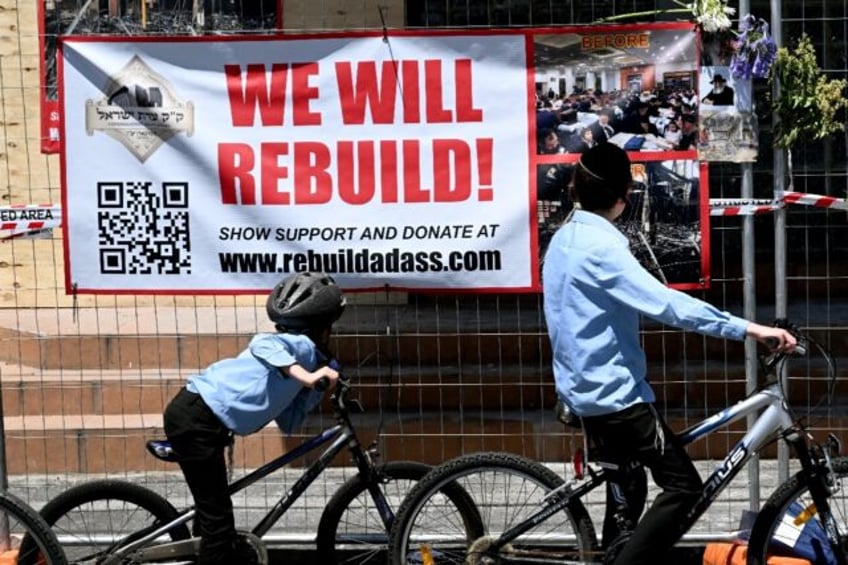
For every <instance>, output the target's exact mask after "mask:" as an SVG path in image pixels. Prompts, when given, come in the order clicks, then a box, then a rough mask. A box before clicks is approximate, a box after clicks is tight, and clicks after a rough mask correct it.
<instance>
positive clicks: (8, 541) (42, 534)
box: [0, 492, 68, 565]
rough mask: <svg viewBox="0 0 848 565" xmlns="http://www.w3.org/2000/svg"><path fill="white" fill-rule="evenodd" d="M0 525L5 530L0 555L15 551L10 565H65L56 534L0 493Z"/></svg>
mask: <svg viewBox="0 0 848 565" xmlns="http://www.w3.org/2000/svg"><path fill="white" fill-rule="evenodd" d="M0 523H2V524H3V529H4V530H5V531H3V532H2V534H0V553H5V552H6V551H10V550H11V551H14V550H15V549H17V560H16V561H14V562H15V563H18V565H68V560H67V558H66V557H65V552H64V551H63V550H62V546H61V545H59V540H58V539H57V538H56V534H54V533H53V530H51V529H50V526H49V525H48V524H47V522H45V520H44V518H42V517H41V515H40V514H39V513H38V512H37V511H36V510H35V509H34V508H33V507H31V506H30V505H28V504H27V503H26V502H24V501H23V500H21V499H20V498H18V497H16V496H14V495H13V494H11V493H8V492H0ZM17 542H20V544H19V545H18V543H17ZM16 545H17V548H15V546H16Z"/></svg>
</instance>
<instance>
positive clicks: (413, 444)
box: [0, 0, 848, 534]
mask: <svg viewBox="0 0 848 565" xmlns="http://www.w3.org/2000/svg"><path fill="white" fill-rule="evenodd" d="M670 6H671V3H669V2H659V1H658V2H647V1H645V2H642V1H620V2H619V1H616V2H612V1H605V0H594V1H578V0H567V1H555V0H545V1H529V0H525V1H516V0H504V1H488V2H487V1H474V0H465V1H458V2H455V1H444V0H443V1H434V0H417V1H416V0H407V1H405V2H403V1H386V2H381V3H376V2H370V1H361V2H342V1H340V0H338V1H335V2H331V1H324V0H318V1H307V0H295V1H291V2H289V1H282V2H275V1H273V0H262V1H256V2H253V1H251V2H246V1H242V0H237V1H236V0H206V1H204V2H201V1H195V2H188V1H187V0H152V1H146V2H142V1H139V0H109V1H104V0H99V1H97V0H95V1H92V0H89V1H83V0H64V1H59V0H55V1H52V0H44V1H43V3H41V0H39V2H24V1H19V0H0V23H2V27H3V29H4V30H6V32H5V33H4V36H3V40H2V41H0V99H1V100H0V125H2V127H0V136H2V137H0V139H2V149H0V173H2V178H3V181H4V186H3V187H2V190H0V195H2V198H0V208H2V207H4V206H12V205H24V204H27V205H29V204H46V203H52V204H58V203H60V202H61V200H62V199H61V193H60V178H61V177H60V170H59V156H58V155H57V154H55V153H53V154H44V153H42V149H43V148H44V146H45V144H44V142H45V135H47V134H46V133H45V130H44V129H43V128H42V120H44V119H45V117H44V116H42V115H41V112H43V111H45V110H44V109H45V108H49V106H45V105H44V104H42V103H40V102H41V101H42V100H47V101H51V100H55V97H56V66H55V47H56V39H57V37H58V36H60V35H64V34H108V35H114V36H127V35H142V34H175V33H179V34H185V35H203V34H223V33H232V32H240V33H272V32H274V31H275V30H277V29H283V30H284V31H285V32H286V33H290V32H303V33H313V32H322V31H327V30H335V31H338V30H380V29H382V28H383V27H384V26H385V27H386V28H402V27H415V28H441V27H457V28H465V27H486V26H501V27H502V26H556V25H572V24H588V23H591V22H595V21H596V20H598V19H599V18H602V17H608V16H611V15H616V14H623V13H630V12H639V11H645V10H655V9H665V8H668V7H670ZM750 7H751V12H752V13H755V14H757V15H758V16H760V17H763V18H766V19H769V18H770V16H771V6H770V4H769V3H767V2H764V1H760V2H751V6H750ZM782 12H783V19H782V31H783V37H784V38H785V40H786V41H791V40H793V39H794V38H797V37H798V36H800V34H801V33H802V32H806V33H807V34H809V35H810V36H811V37H812V38H813V41H814V44H815V46H816V48H817V51H818V53H819V55H820V63H821V66H822V68H823V69H824V70H825V71H826V72H827V74H828V75H829V76H831V77H833V78H844V77H846V76H847V75H848V5H847V4H846V3H845V2H841V1H838V2H833V1H829V0H817V1H808V0H798V1H793V2H783V3H782ZM671 17H673V16H667V15H666V16H663V15H659V16H658V15H653V16H646V17H643V18H642V19H641V21H651V20H654V19H657V18H666V19H670V18H671ZM757 89H758V92H757V97H758V99H763V97H764V96H766V95H767V92H766V91H767V89H768V86H767V85H764V84H763V85H758V86H757ZM758 114H759V115H758V118H759V124H760V140H759V159H758V161H757V162H756V163H755V164H754V165H753V184H752V194H750V195H745V196H747V197H753V198H771V197H772V196H773V194H774V187H775V178H774V171H775V162H774V159H775V153H774V152H773V150H772V137H771V129H770V124H771V117H770V116H769V115H768V114H767V112H765V111H764V110H762V108H760V110H758ZM91 158H92V159H96V158H97V156H94V155H92V156H91ZM743 177H744V174H743V170H742V167H740V165H736V164H729V163H728V164H711V165H710V170H709V179H710V182H709V194H710V197H711V198H739V197H740V196H743V190H744V189H743V184H744V183H743ZM794 183H795V190H797V191H799V192H804V193H810V194H815V195H827V196H833V197H836V198H839V199H843V200H844V199H845V198H846V196H848V164H846V136H845V134H844V133H841V134H838V135H835V136H830V137H828V138H827V139H825V140H823V141H821V142H819V143H815V144H810V145H804V146H801V147H798V148H796V150H795V152H794ZM781 213H785V221H786V236H787V237H786V246H785V249H783V248H781V247H778V246H776V245H775V227H774V226H775V216H774V215H773V214H763V215H756V216H745V217H738V216H720V217H713V218H712V221H711V225H710V227H709V231H710V248H709V256H710V271H711V279H712V282H711V286H710V288H709V289H708V290H706V291H696V292H694V294H696V295H697V296H699V297H702V298H705V299H707V300H708V301H710V302H713V303H715V304H716V305H718V306H720V307H721V308H723V309H727V310H730V311H731V312H734V313H736V314H743V313H744V312H745V311H746V309H751V310H752V311H753V312H754V314H755V315H756V318H757V319H758V320H759V321H762V322H769V321H770V320H772V319H774V318H775V316H776V312H777V311H779V310H776V304H778V301H779V300H780V299H781V296H780V295H781V294H782V290H781V289H782V284H783V281H782V280H776V277H775V272H780V271H781V270H782V267H781V265H784V263H783V261H784V259H785V266H786V267H785V270H786V278H785V282H786V302H787V309H788V312H787V313H788V316H789V317H790V318H791V319H793V320H794V321H795V322H797V323H798V324H799V325H801V326H802V327H805V328H807V329H809V330H810V331H811V332H813V333H814V334H815V335H816V336H817V337H818V338H819V339H820V340H821V341H822V342H823V343H824V344H825V345H826V346H828V347H829V348H830V349H831V350H832V351H833V352H834V353H835V354H836V356H837V358H838V359H839V360H841V361H843V365H845V363H844V361H845V360H846V351H848V229H846V228H848V222H846V212H845V211H844V210H842V209H838V208H821V207H815V206H801V205H798V206H791V207H789V208H788V209H786V210H785V211H783V212H781ZM745 222H748V224H747V225H748V228H747V229H745V228H744V226H745ZM0 223H2V222H0ZM39 235H40V237H38V238H33V237H12V238H6V239H4V240H2V241H0V374H1V375H2V394H3V411H4V424H5V451H6V458H7V469H8V474H9V481H10V484H11V485H12V490H13V491H17V492H18V493H19V494H21V493H22V494H23V496H24V497H25V498H27V500H28V501H29V502H30V503H32V504H33V505H34V506H36V507H38V506H40V505H41V504H43V503H44V502H45V501H46V500H47V499H48V498H49V497H51V496H53V495H54V494H55V493H56V492H58V491H59V490H61V489H63V488H65V487H66V486H67V485H68V484H70V483H73V482H76V481H79V480H85V479H87V478H92V477H93V476H98V475H103V474H108V475H123V476H130V477H132V478H133V480H136V481H140V482H144V483H146V484H148V485H151V486H153V487H156V488H160V489H162V490H164V491H167V492H169V493H170V494H169V496H171V497H172V499H173V500H174V501H176V502H179V501H180V500H185V491H184V490H183V489H182V488H181V478H180V475H179V473H175V472H174V469H172V468H169V467H165V466H163V465H162V464H161V463H157V462H156V461H154V460H152V458H151V457H150V456H149V455H147V454H146V452H145V451H144V441H145V440H146V439H150V438H153V437H156V436H158V435H161V411H162V408H163V406H164V404H165V403H166V402H167V401H168V400H169V399H170V398H171V397H172V395H173V394H174V393H175V392H176V391H177V390H178V389H179V388H180V387H181V386H182V384H183V382H184V379H185V378H186V376H188V375H189V374H191V372H192V371H194V370H196V369H198V368H200V367H202V366H204V365H206V364H208V363H210V362H212V361H213V360H216V359H219V358H221V357H224V356H228V355H232V354H234V353H235V352H237V351H238V350H239V347H241V346H243V345H244V344H245V343H246V340H247V339H248V337H249V336H250V335H252V334H253V333H255V332H256V331H260V330H269V329H270V326H269V324H268V322H267V321H266V319H265V315H264V297H253V296H191V297H189V296H177V297H170V296H161V295H160V296H149V295H144V296H129V295H115V296H107V295H73V294H70V295H69V294H66V292H65V274H64V262H65V257H64V255H63V247H62V230H61V229H60V228H56V229H52V230H43V231H42V232H41V233H40V234H39ZM746 249H753V250H754V251H753V253H754V258H755V264H754V268H753V269H751V268H743V263H744V260H743V256H744V253H745V250H746ZM746 285H750V288H752V289H753V290H754V297H755V301H754V300H752V299H751V297H750V296H748V297H747V298H746V296H747V295H746V291H745V289H746ZM776 290H777V295H776ZM643 341H644V346H645V349H646V351H647V354H648V358H649V374H650V378H651V381H652V383H653V385H654V387H655V389H656V391H657V394H658V397H659V398H658V405H659V407H660V408H661V409H662V410H663V411H664V413H665V415H666V416H667V418H668V420H669V422H670V424H671V425H672V427H673V428H674V429H682V428H684V427H686V426H688V425H690V424H692V423H694V422H696V421H698V420H699V419H701V418H703V417H704V416H706V415H709V414H711V413H713V412H715V411H717V410H719V409H720V408H722V407H724V406H726V405H728V404H730V403H733V402H735V401H736V400H738V399H739V398H741V397H742V396H743V395H744V394H745V391H746V387H747V386H749V384H748V381H749V377H750V364H749V363H746V350H745V346H744V345H743V344H741V343H730V342H728V343H726V342H723V341H720V340H715V339H708V338H702V337H700V336H697V335H693V334H689V333H684V332H680V331H677V330H673V329H670V328H666V327H661V326H658V325H656V324H653V323H649V322H645V324H644V327H643ZM335 349H336V350H337V353H338V356H339V357H340V358H341V360H342V361H343V363H344V364H345V366H346V368H347V369H346V371H347V373H348V374H349V375H350V376H352V377H353V382H354V383H355V387H356V389H357V391H358V393H359V395H360V397H361V398H362V401H363V404H364V406H365V409H366V410H365V414H363V415H361V416H360V417H359V421H358V424H359V431H360V434H361V436H362V437H363V438H364V439H365V440H367V441H370V440H372V439H373V440H374V442H375V446H376V447H377V448H378V449H379V451H380V453H381V456H382V457H383V458H385V459H389V460H394V459H416V460H423V461H427V462H430V463H437V462H440V461H443V460H444V459H446V458H448V457H452V456H454V455H458V454H460V453H467V452H471V451H476V450H482V449H487V450H488V449H492V450H508V451H512V452H516V453H521V454H524V455H527V456H529V457H532V458H534V459H537V460H540V461H543V462H547V463H551V464H560V463H562V462H563V461H567V460H568V459H569V458H570V456H571V455H572V454H573V452H574V450H575V449H576V448H578V447H580V446H581V445H582V439H581V437H580V436H579V435H575V434H574V433H572V432H569V431H566V430H564V429H563V427H562V426H561V425H560V424H559V423H557V422H556V421H555V419H554V415H553V405H554V401H555V395H554V390H553V380H552V373H551V359H550V349H549V345H548V339H547V334H546V331H545V325H544V319H543V315H542V309H541V298H540V296H539V295H537V294H523V295H515V294H502V295H501V294H481V295H469V294H461V295H451V294H444V293H442V294H437V295H431V294H426V293H404V292H388V291H387V292H372V293H361V294H356V295H354V296H353V298H352V305H351V307H350V308H349V309H348V310H347V311H346V313H345V315H344V317H343V318H342V319H341V320H340V322H339V324H338V326H337V335H336V338H335ZM746 372H747V373H748V374H746ZM793 374H794V376H795V377H796V378H795V379H793V381H792V396H793V403H794V404H796V405H797V406H798V407H799V409H800V410H801V412H802V413H804V414H809V415H811V416H814V417H815V418H814V421H815V424H814V425H813V427H812V430H813V431H814V432H815V433H820V434H823V433H825V432H828V431H834V432H836V433H837V434H839V435H842V436H844V434H845V432H846V430H848V420H846V412H845V399H846V396H845V395H844V393H843V392H842V389H841V388H839V389H837V396H836V398H835V399H834V400H835V403H834V404H833V405H832V406H831V407H830V408H822V407H819V405H818V402H819V400H820V399H821V396H822V394H823V390H824V388H823V386H822V382H821V380H822V377H823V375H822V371H821V367H820V366H819V364H817V363H815V362H810V363H805V362H799V363H797V364H796V365H795V366H794V371H793ZM331 421H332V416H331V415H330V414H328V413H327V412H326V410H324V411H322V412H320V413H318V414H316V415H314V416H313V417H311V418H310V419H309V420H308V423H307V425H306V427H305V429H304V430H302V431H301V433H300V434H298V436H296V437H295V438H291V439H285V440H283V441H282V442H281V440H280V438H279V433H278V432H276V431H272V430H270V429H269V430H265V431H263V432H261V433H259V434H256V435H254V436H251V437H249V438H247V439H245V440H241V441H240V442H239V443H238V445H237V458H236V465H237V468H239V469H243V468H245V467H254V466H257V465H259V464H260V463H262V462H264V461H267V460H268V459H270V458H271V457H273V456H274V455H276V454H278V453H280V451H281V449H282V447H283V446H289V447H290V446H292V445H294V443H295V442H296V440H297V439H298V438H300V437H303V436H306V435H309V434H311V433H313V432H315V431H317V430H319V429H320V428H322V427H323V426H325V425H328V424H330V423H331ZM743 427H744V423H739V424H738V425H734V426H732V427H731V428H730V429H729V430H727V431H722V432H718V433H716V434H713V435H712V436H711V437H710V438H709V439H708V440H706V441H705V442H702V444H698V445H695V446H693V448H692V454H693V456H694V457H695V458H696V459H697V460H699V465H701V468H702V469H703V470H704V472H705V473H706V472H708V469H709V468H710V467H711V465H712V464H713V463H712V461H713V460H715V459H717V458H721V457H723V456H724V454H726V453H727V452H728V451H729V450H730V449H731V447H732V446H733V444H734V442H735V441H737V440H738V439H739V437H741V430H742V429H743ZM775 456H776V450H772V449H769V450H767V452H766V454H765V455H764V457H766V458H773V457H775ZM338 463H339V465H340V468H339V473H344V472H346V471H345V469H344V465H345V464H346V463H347V462H346V461H340V462H338ZM769 469H771V467H769ZM298 470H299V469H298V468H293V469H290V470H286V471H284V472H283V474H282V475H283V476H282V479H283V480H285V479H286V478H288V477H290V476H294V475H295V474H296V473H297V472H298ZM769 472H770V471H769ZM738 482H739V483H740V484H738V485H735V486H734V487H732V488H731V489H729V491H727V492H725V493H724V494H723V495H722V497H721V498H720V499H719V501H718V502H717V503H716V505H715V506H714V510H713V511H711V517H712V519H711V520H710V523H711V524H712V525H711V526H705V527H704V528H703V529H701V530H696V531H701V532H702V533H703V532H706V533H717V532H720V531H721V530H722V529H723V528H725V527H729V528H732V527H733V526H734V525H735V521H736V520H737V518H738V509H739V507H740V505H741V506H746V505H747V501H748V500H749V499H750V491H749V488H748V485H747V484H744V481H742V480H741V479H739V480H738ZM773 484H774V478H773V477H772V476H771V475H770V474H766V478H765V479H764V480H763V481H762V483H761V485H760V486H761V487H762V489H763V490H764V491H766V490H767V489H768V488H769V487H770V486H773ZM333 486H334V483H333V482H332V480H328V481H327V482H323V483H322V482H321V481H319V484H318V485H317V486H315V487H312V489H313V490H319V491H321V492H318V493H316V496H315V497H310V498H309V500H308V501H306V502H304V503H303V506H302V507H301V508H298V509H296V510H297V511H298V512H300V511H302V512H305V513H306V514H307V515H311V516H313V517H314V516H317V515H318V514H319V513H320V511H321V509H322V508H323V506H324V503H325V501H326V500H327V498H328V497H329V495H330V494H331V493H332V488H333ZM263 489H264V490H262V491H261V492H259V493H257V494H256V495H255V496H254V495H251V497H250V500H249V501H247V500H246V501H245V504H243V505H242V506H244V507H245V508H250V507H263V506H264V505H266V504H268V503H269V501H270V500H272V499H273V497H275V496H277V495H278V494H279V492H280V489H281V487H280V485H279V484H277V483H274V484H271V485H267V486H265V487H263ZM180 497H182V498H180ZM245 512H246V513H247V512H248V510H245ZM596 514H598V513H596ZM245 515H246V514H245ZM292 516H293V518H292V521H291V522H290V524H307V523H314V521H309V520H307V521H303V520H302V519H300V518H297V517H294V514H292ZM313 531H314V530H310V531H309V533H310V534H311V533H312V532H313Z"/></svg>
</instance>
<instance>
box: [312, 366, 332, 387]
mask: <svg viewBox="0 0 848 565" xmlns="http://www.w3.org/2000/svg"><path fill="white" fill-rule="evenodd" d="M338 380H339V372H338V371H337V370H335V369H333V368H332V367H330V366H328V365H324V366H322V367H319V368H318V369H316V370H315V371H314V372H313V373H312V374H311V375H310V381H311V387H312V388H314V389H316V390H327V389H332V388H334V387H335V386H336V382H337V381H338Z"/></svg>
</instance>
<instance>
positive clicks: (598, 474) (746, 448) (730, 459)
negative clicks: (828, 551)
mask: <svg viewBox="0 0 848 565" xmlns="http://www.w3.org/2000/svg"><path fill="white" fill-rule="evenodd" d="M762 409H765V410H764V411H763V413H762V414H760V416H759V417H758V418H757V420H756V421H755V422H754V424H753V425H752V426H751V427H750V428H749V430H748V432H747V433H746V434H745V436H744V437H743V438H742V439H741V440H740V441H739V442H738V443H737V444H736V445H735V446H734V447H733V448H732V449H731V450H730V452H729V453H728V455H727V456H726V457H725V458H724V460H723V461H722V462H721V464H720V465H719V466H718V467H717V468H716V470H715V471H713V472H712V474H711V475H710V476H709V477H708V478H707V480H706V481H705V482H704V488H703V491H702V493H701V496H700V498H699V499H698V501H697V502H696V503H695V504H694V505H693V507H692V509H691V511H690V512H689V514H688V515H687V516H686V520H687V523H689V524H692V523H694V522H695V521H696V520H697V519H698V518H699V517H700V516H701V515H702V514H703V513H704V512H705V511H706V510H707V509H708V508H709V507H710V505H711V504H712V502H713V501H714V500H715V499H716V497H718V495H719V494H720V493H721V492H722V491H723V490H724V488H725V487H726V486H727V485H728V484H729V483H730V481H731V480H733V478H734V477H735V476H736V475H737V474H738V473H739V471H740V470H741V469H742V467H743V466H744V465H745V463H747V462H748V461H749V460H750V459H751V457H752V456H753V455H754V454H755V453H757V452H758V451H759V450H760V449H762V448H763V447H764V446H765V444H767V443H768V442H769V441H770V440H771V439H772V438H773V437H774V436H775V434H778V433H786V432H790V431H792V430H794V429H795V428H794V424H793V421H792V417H791V415H790V413H789V410H788V407H787V406H786V403H785V399H784V397H783V393H782V391H781V390H780V386H779V384H778V383H777V382H773V383H771V384H769V385H767V386H766V387H764V388H762V389H761V390H758V391H756V392H754V393H753V394H751V395H750V396H748V397H747V398H745V399H744V400H741V401H739V402H738V403H736V404H734V405H733V406H730V407H728V408H725V409H724V410H722V411H720V412H718V413H716V414H714V415H712V416H710V417H708V418H706V419H704V420H702V421H701V422H699V423H698V424H695V425H694V426H691V427H690V428H687V429H686V430H684V431H683V432H681V433H680V434H679V437H680V439H681V441H682V442H683V443H684V444H686V445H688V444H690V443H692V442H694V441H696V440H698V439H701V438H703V437H705V436H707V435H709V434H711V433H712V432H714V431H715V430H717V429H720V428H723V427H726V426H728V425H730V424H732V423H733V422H735V421H737V420H739V419H741V418H743V417H745V416H747V415H748V414H752V413H755V412H757V411H759V410H762ZM786 439H787V440H788V441H790V443H792V445H793V447H795V448H796V450H800V452H799V453H798V455H799V457H800V458H801V460H802V464H803V465H804V466H805V468H806V467H808V466H809V465H810V454H809V451H808V450H807V449H806V442H805V441H804V440H803V438H797V439H796V438H789V437H787V438H786ZM607 472H608V471H605V470H604V469H603V468H602V469H601V470H599V471H596V470H593V469H590V470H589V477H588V480H586V481H584V482H583V483H582V484H580V481H581V480H582V479H575V480H573V481H571V482H569V483H566V484H565V485H563V486H562V487H560V488H558V489H556V490H554V491H551V492H550V493H549V494H548V496H547V497H546V501H548V504H547V505H546V506H545V507H544V508H542V509H541V510H539V511H537V512H535V513H534V514H533V515H531V516H530V517H528V518H527V519H526V520H524V521H522V522H521V523H519V524H517V525H515V526H514V527H512V528H510V529H509V530H507V531H505V532H503V533H502V534H501V535H500V536H498V537H497V539H495V540H492V542H491V545H490V546H489V547H490V548H492V549H499V548H502V547H503V546H505V545H506V544H508V543H510V542H511V541H513V540H514V539H516V538H517V537H518V536H520V535H521V534H523V533H524V532H526V531H528V530H529V529H530V528H532V527H534V526H537V525H538V524H540V523H541V522H544V521H545V520H546V519H548V518H549V517H551V516H553V515H554V514H556V513H557V512H560V511H562V510H564V509H565V508H566V507H567V506H568V504H569V502H570V501H571V500H572V499H574V498H575V497H576V498H580V497H582V496H584V495H585V494H587V493H589V492H590V491H592V490H594V489H595V488H597V487H598V486H600V485H602V484H603V483H604V482H605V481H606V474H607ZM817 502H818V501H817ZM822 508H826V506H823V507H822Z"/></svg>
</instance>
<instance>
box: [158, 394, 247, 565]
mask: <svg viewBox="0 0 848 565" xmlns="http://www.w3.org/2000/svg"><path fill="white" fill-rule="evenodd" d="M164 423H165V435H166V436H168V439H169V440H170V442H171V445H172V446H173V448H174V450H175V451H176V452H177V454H178V455H179V456H180V468H181V469H182V471H183V475H184V476H185V481H186V484H188V487H189V490H190V491H191V494H192V496H193V497H194V503H195V507H196V511H197V513H196V516H195V534H196V535H200V538H201V539H200V555H199V557H198V560H197V564H198V565H225V564H227V565H232V563H233V562H234V561H233V558H234V557H233V548H234V544H235V535H236V531H235V519H234V517H233V502H232V499H231V498H230V495H229V492H228V491H227V488H228V481H227V463H226V457H225V451H226V448H227V446H228V445H229V443H230V441H231V437H232V434H231V432H230V430H229V429H227V428H226V427H224V425H223V424H222V423H221V421H220V420H219V419H218V417H217V416H215V414H213V413H212V411H211V410H210V409H209V407H208V406H207V405H206V403H205V402H204V401H203V398H201V397H200V395H199V394H195V393H193V392H189V391H188V390H186V389H182V390H181V391H180V392H179V393H177V395H176V396H175V397H174V399H173V400H171V402H170V403H169V404H168V406H167V407H166V408H165V414H164Z"/></svg>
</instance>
